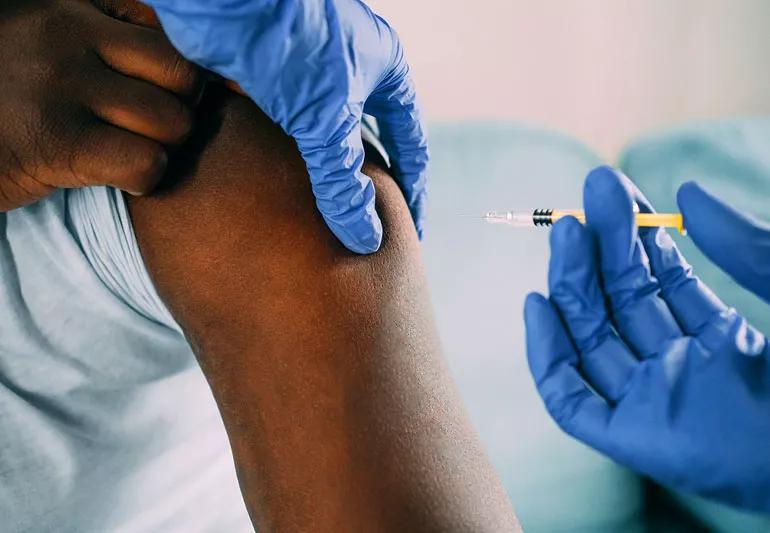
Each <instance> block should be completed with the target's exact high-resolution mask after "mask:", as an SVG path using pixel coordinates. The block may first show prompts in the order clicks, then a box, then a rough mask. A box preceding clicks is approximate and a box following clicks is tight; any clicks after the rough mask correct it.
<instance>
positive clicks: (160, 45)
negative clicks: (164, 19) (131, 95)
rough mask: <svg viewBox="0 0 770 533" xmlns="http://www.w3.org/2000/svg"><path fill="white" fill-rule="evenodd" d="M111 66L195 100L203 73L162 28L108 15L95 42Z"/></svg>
mask: <svg viewBox="0 0 770 533" xmlns="http://www.w3.org/2000/svg"><path fill="white" fill-rule="evenodd" d="M96 48H97V51H98V53H99V55H100V57H101V58H102V60H103V61H104V62H105V63H106V64H107V65H109V66H110V67H111V68H112V69H114V70H117V71H118V72H120V73H122V74H125V75H126V76H131V77H133V78H138V79H141V80H144V81H147V82H150V83H152V84H153V85H157V86H159V87H162V88H164V89H166V90H168V91H170V92H172V93H175V94H178V95H180V96H184V97H186V98H189V99H191V100H195V99H196V98H197V97H198V95H199V93H200V92H201V91H202V89H203V85H204V76H203V73H202V72H201V71H200V69H198V67H196V66H195V65H193V64H192V63H190V62H189V61H187V60H186V59H184V58H183V57H182V56H181V55H180V54H179V52H177V51H176V49H174V47H173V46H172V45H171V43H170V42H169V40H168V39H167V38H166V36H165V35H164V34H163V32H162V31H159V30H155V29H150V28H145V27H142V26H137V25H134V24H129V23H126V22H120V21H118V20H113V19H107V22H105V25H104V31H103V34H102V36H101V37H100V38H99V42H98V43H97V45H96Z"/></svg>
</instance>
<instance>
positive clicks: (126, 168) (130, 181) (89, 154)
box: [69, 119, 168, 195]
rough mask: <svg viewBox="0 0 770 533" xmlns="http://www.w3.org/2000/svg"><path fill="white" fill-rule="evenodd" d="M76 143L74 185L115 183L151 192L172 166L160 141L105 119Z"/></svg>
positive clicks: (137, 191) (72, 167) (135, 191)
mask: <svg viewBox="0 0 770 533" xmlns="http://www.w3.org/2000/svg"><path fill="white" fill-rule="evenodd" d="M94 120H95V121H96V120H98V119H94ZM76 146H77V147H76V148H75V149H73V150H72V153H71V155H70V161H69V171H70V174H71V179H72V182H71V183H70V184H69V186H71V187H82V186H87V185H111V186H113V187H116V188H118V189H121V190H123V191H126V192H128V193H130V194H134V195H141V194H148V193H150V192H152V190H153V189H154V188H155V185H157V183H158V181H159V180H160V179H161V178H162V177H163V175H164V173H165V171H166V166H167V165H168V157H167V155H166V151H165V149H164V148H163V146H162V145H160V144H159V143H157V142H155V141H152V140H150V139H147V138H146V137H142V136H140V135H136V134H133V133H130V132H128V131H126V130H123V129H120V128H117V127H115V126H112V125H110V124H106V123H102V122H101V121H99V122H96V123H95V124H92V125H91V126H90V127H88V128H87V129H85V130H84V133H83V134H82V135H81V136H80V139H79V142H78V143H77V145H76Z"/></svg>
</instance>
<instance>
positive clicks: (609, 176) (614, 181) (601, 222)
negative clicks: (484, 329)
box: [525, 168, 770, 511]
mask: <svg viewBox="0 0 770 533" xmlns="http://www.w3.org/2000/svg"><path fill="white" fill-rule="evenodd" d="M693 187H694V186H693V185H688V186H686V187H685V188H684V189H683V191H682V192H681V193H680V204H682V208H683V211H684V213H685V224H686V225H687V227H688V229H689V230H690V231H691V232H693V233H695V232H697V231H698V230H696V227H695V225H696V222H695V220H694V219H692V218H690V217H689V216H688V215H689V214H692V213H693V209H695V208H698V209H708V210H713V209H715V208H717V207H719V205H721V204H719V205H716V204H714V203H713V202H714V200H713V199H710V198H708V197H705V196H703V194H705V193H702V191H700V190H699V189H697V188H693ZM632 201H636V202H637V203H638V204H639V206H640V208H641V209H642V211H647V210H651V206H650V205H649V203H648V202H647V201H646V199H645V198H644V197H643V196H642V195H641V193H640V192H639V191H638V190H637V189H636V188H635V187H634V186H633V184H631V182H630V181H629V180H628V179H627V178H625V177H624V176H622V175H621V174H618V173H616V172H615V171H613V170H612V169H609V168H599V169H597V170H595V171H593V172H592V173H591V174H590V175H589V176H588V179H587V181H586V186H585V198H584V202H585V211H586V219H587V226H582V225H581V224H580V223H578V222H577V221H576V220H574V219H569V218H568V219H564V220H562V221H559V222H558V223H557V224H556V225H555V226H554V228H553V231H552V235H551V248H552V257H551V264H550V271H549V289H550V297H549V299H545V298H544V297H542V296H540V295H537V294H533V295H530V297H529V298H528V300H527V304H526V310H525V314H526V325H527V351H528V358H529V363H530V368H531V371H532V374H533V376H534V378H535V381H536V384H537V388H538V391H539V392H540V394H541V396H542V397H543V400H544V402H545V405H546V408H547V410H548V411H549V413H550V414H551V415H552V416H553V418H554V419H555V420H556V422H557V423H558V424H559V426H560V427H561V428H562V429H564V430H565V431H566V432H567V433H569V434H571V435H573V436H574V437H576V438H577V439H579V440H581V441H583V442H585V443H586V444H588V445H590V446H592V447H593V448H596V449H597V450H599V451H601V452H603V453H605V454H606V455H608V456H609V457H611V458H612V459H614V460H616V461H617V462H619V463H621V464H623V465H626V466H628V467H630V468H632V469H634V470H636V471H638V472H640V473H642V474H645V475H648V476H650V477H651V478H653V479H655V480H657V481H659V482H661V483H663V484H665V485H668V486H670V487H673V488H677V489H682V490H686V491H691V492H694V493H698V494H701V495H703V496H708V497H711V498H714V499H716V500H719V501H722V502H726V503H730V504H733V505H737V506H740V507H744V508H747V509H755V510H763V511H770V454H768V452H767V443H768V442H770V348H769V347H768V342H767V341H766V339H765V337H764V335H762V334H761V333H760V332H758V331H757V330H755V329H754V328H753V327H752V326H751V325H750V324H748V323H747V322H746V320H745V319H744V318H743V317H741V316H740V315H739V314H738V313H737V312H736V311H735V310H734V309H730V308H728V307H727V306H725V305H724V304H723V303H722V302H721V301H720V300H719V299H718V298H717V297H716V296H715V295H714V294H713V293H712V292H711V291H709V289H708V288H707V287H705V286H704V285H703V284H702V283H701V282H700V280H698V278H696V277H695V276H693V275H692V272H691V268H690V266H689V265H688V264H687V263H686V262H685V260H684V258H682V256H681V255H680V253H679V251H678V250H677V248H676V246H675V245H674V243H673V241H672V240H671V238H670V237H669V236H668V234H667V233H666V232H665V231H664V230H662V229H656V228H647V229H642V230H640V231H638V230H637V227H636V224H635V221H634V215H633V211H632ZM722 207H724V206H722ZM722 207H720V209H721V208H722ZM723 214H725V217H726V218H724V220H723V222H722V223H723V224H724V223H728V222H729V223H737V222H739V221H738V220H733V218H731V217H730V216H728V215H729V212H727V211H725V212H724V213H723ZM748 227H749V226H745V227H744V229H746V228H748ZM752 227H755V228H758V226H752ZM736 237H738V238H739V239H740V238H741V237H740V236H736ZM747 237H748V236H747ZM696 242H698V241H696ZM745 242H746V243H747V246H748V247H747V248H746V249H741V250H737V249H733V250H725V252H726V253H742V254H747V253H751V250H750V246H751V241H750V240H747V241H745ZM707 253H708V252H707ZM715 253H716V252H715ZM723 262H724V261H723ZM728 263H729V262H728ZM756 270H757V269H756V268H755V269H754V271H756ZM733 275H735V277H736V279H741V278H740V277H739V275H737V274H735V273H733ZM756 279H757V276H756V275H754V274H752V275H751V276H748V277H747V278H743V281H744V283H746V284H747V285H748V284H750V282H751V281H752V280H756ZM765 288H766V287H765Z"/></svg>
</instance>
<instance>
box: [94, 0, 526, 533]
mask: <svg viewBox="0 0 770 533" xmlns="http://www.w3.org/2000/svg"><path fill="white" fill-rule="evenodd" d="M109 4H110V9H116V6H117V8H121V9H122V8H125V7H126V6H129V7H130V8H131V9H134V8H136V6H137V4H134V3H127V2H114V1H111V2H109ZM130 11H131V10H129V11H123V15H122V16H124V17H125V18H127V19H129V20H130V19H132V18H133V19H134V20H135V21H136V22H148V21H150V22H151V19H147V18H144V17H145V16H146V12H144V11H142V10H141V9H138V11H137V10H134V12H133V15H132V14H131V13H130ZM126 13H129V14H126ZM143 13H144V14H143ZM113 14H118V16H121V15H119V13H118V12H117V11H115V12H114V13H113ZM370 156H371V157H369V160H368V162H367V164H366V166H365V168H364V172H366V173H367V174H368V175H369V176H371V177H372V179H373V180H374V182H375V185H376V187H377V191H378V206H377V207H378V210H379V213H380V214H381V216H382V220H383V223H384V227H385V240H384V242H383V245H382V249H381V251H380V252H379V253H377V254H374V255H370V256H357V255H354V254H352V253H351V252H349V251H348V250H346V249H345V248H344V247H343V246H342V245H341V244H340V243H339V242H338V241H337V240H336V238H335V237H334V236H333V235H332V234H331V233H330V232H329V230H328V229H327V227H326V225H325V224H324V222H323V220H322V219H321V217H320V215H319V214H318V212H317V210H316V208H315V204H314V198H313V195H312V192H311V190H310V185H309V182H308V178H307V171H306V169H305V166H304V163H303V161H302V159H301V157H300V156H299V153H298V151H297V148H296V146H295V144H294V142H293V140H292V139H290V138H289V137H287V136H286V135H285V134H284V133H283V132H282V131H281V130H280V129H279V128H278V127H276V126H275V125H274V124H272V123H271V122H270V121H269V120H268V119H267V118H266V117H265V116H264V115H263V114H262V113H261V112H260V111H259V110H258V109H257V108H256V107H255V106H254V105H253V103H251V102H250V101H249V100H248V99H246V98H243V97H241V96H237V95H236V94H234V93H233V92H232V91H230V90H228V89H226V88H225V87H223V86H221V85H220V86H213V85H212V86H211V87H210V88H209V89H208V90H207V91H206V94H205V96H204V99H203V101H202V102H201V106H200V109H199V110H198V115H197V120H196V128H195V131H194V133H193V135H192V137H191V138H190V139H189V140H188V141H187V143H186V144H185V145H184V146H182V147H181V149H179V150H178V151H176V152H175V153H174V156H173V157H172V158H171V160H170V166H169V172H168V174H167V176H166V178H165V179H164V181H163V183H162V184H161V187H160V189H159V190H158V191H156V193H155V194H154V195H152V196H148V197H141V198H139V197H137V198H129V208H130V211H131V216H132V219H133V223H134V227H135V232H136V235H137V238H138V240H139V244H140V247H141V250H142V253H143V257H144V260H145V263H146V266H147V268H148V270H149V272H150V274H151V276H152V278H153V280H154V282H155V284H156V287H157V289H158V291H159V293H160V295H161V297H162V299H163V300H164V302H165V303H166V304H167V305H168V307H169V309H170V310H171V312H172V314H173V315H174V317H175V318H176V319H177V321H178V322H179V323H180V324H181V326H182V327H183V329H184V331H185V333H186V335H187V338H188V340H189V341H190V343H191V345H192V347H193V349H194V351H195V354H196V356H197V358H198V361H199V363H200V365H201V368H202V369H203V372H204V374H205V375H206V378H207V379H208V382H209V384H210V386H211V390H212V392H213V394H214V397H215V399H216V401H217V404H218V406H219V409H220V412H221V414H222V417H223V420H224V424H225V428H226V430H227V433H228V436H229V439H230V443H231V447H232V452H233V457H234V460H235V465H236V469H237V473H238V478H239V481H240V485H241V490H242V493H243V497H244V500H245V502H246V506H247V509H248V511H249V513H250V515H251V517H252V520H253V522H254V524H255V525H257V526H258V527H259V529H260V531H288V532H296V531H335V532H337V531H352V532H353V531H356V532H357V531H398V532H400V531H463V532H465V531H489V532H500V531H512V530H516V529H517V528H518V524H517V522H516V519H515V516H514V513H513V510H512V508H511V506H510V503H509V501H508V499H507V496H506V494H505V491H504V489H503V488H502V486H501V484H500V482H499V480H498V478H497V476H496V474H495V472H494V470H493V469H492V467H491V465H490V463H489V461H488V459H487V457H486V454H485V453H484V450H483V448H482V446H481V443H480V441H479V439H478V436H477V434H476V432H475V430H474V429H473V427H472V425H471V423H470V421H469V418H468V416H467V414H466V412H465V410H464V408H463V405H462V401H461V399H460V396H459V394H458V391H457V390H456V388H455V385H454V383H453V381H452V379H451V376H450V374H449V372H448V370H447V367H446V364H445V362H444V360H443V358H442V356H441V352H440V346H439V341H438V337H437V334H436V329H435V326H434V323H433V320H432V317H431V311H430V303H429V299H428V294H427V290H426V283H425V275H424V272H423V268H422V263H421V258H420V247H419V242H418V240H417V236H416V233H415V231H414V227H413V224H412V221H411V217H410V214H409V211H408V209H407V206H406V204H405V202H404V199H403V197H402V194H401V192H400V190H399V189H398V187H397V185H396V184H395V182H394V181H393V180H392V179H391V178H390V176H389V175H388V174H387V172H386V171H385V170H384V164H383V163H382V162H381V161H380V160H379V159H378V158H377V157H376V156H373V155H372V154H370ZM212 490H216V488H215V487H213V488H212Z"/></svg>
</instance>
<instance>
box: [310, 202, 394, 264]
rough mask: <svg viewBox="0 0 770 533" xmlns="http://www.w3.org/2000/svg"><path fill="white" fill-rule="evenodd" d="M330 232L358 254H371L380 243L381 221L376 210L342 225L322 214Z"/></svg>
mask: <svg viewBox="0 0 770 533" xmlns="http://www.w3.org/2000/svg"><path fill="white" fill-rule="evenodd" d="M324 218H325V220H326V223H327V225H328V226H329V228H330V229H331V230H332V233H334V235H336V236H337V238H338V239H339V240H340V242H342V244H343V245H344V246H345V248H347V249H348V250H350V251H351V252H355V253H357V254H359V255H368V254H372V253H374V252H376V251H378V250H379V249H380V246H381V245H382V234H383V232H382V221H381V220H380V217H379V215H378V214H377V212H376V211H374V210H372V211H371V212H369V213H367V214H366V215H365V216H364V217H362V218H360V219H358V220H356V221H354V222H351V221H347V222H346V223H345V224H344V225H343V224H341V223H339V222H338V221H337V220H335V219H333V218H329V217H326V216H324Z"/></svg>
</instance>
